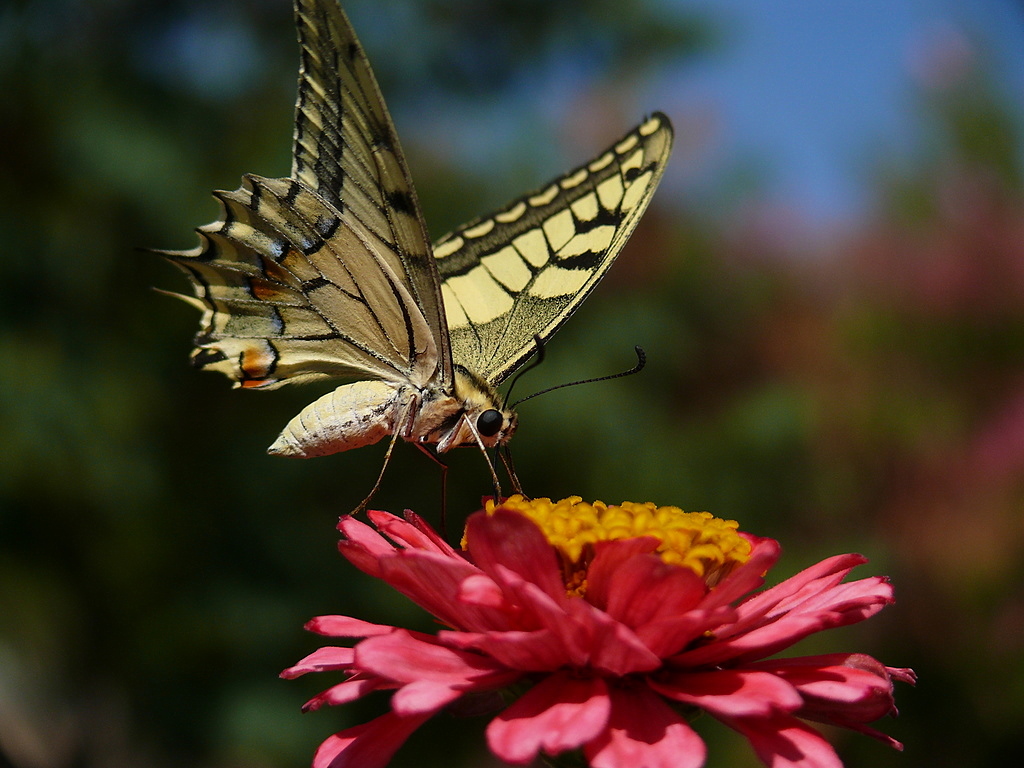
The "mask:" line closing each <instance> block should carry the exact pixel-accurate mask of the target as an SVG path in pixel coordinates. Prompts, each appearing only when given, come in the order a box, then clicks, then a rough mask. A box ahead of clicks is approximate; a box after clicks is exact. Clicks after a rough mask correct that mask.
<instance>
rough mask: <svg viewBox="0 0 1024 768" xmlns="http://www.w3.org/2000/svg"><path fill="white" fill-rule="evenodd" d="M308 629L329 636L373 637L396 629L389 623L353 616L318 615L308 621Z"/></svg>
mask: <svg viewBox="0 0 1024 768" xmlns="http://www.w3.org/2000/svg"><path fill="white" fill-rule="evenodd" d="M306 629H308V630H309V631H310V632H316V633H317V634H318V635H327V636H329V637H373V636H374V635H386V634H388V633H389V632H394V631H395V628H394V627H391V626H388V625H387V624H371V623H370V622H368V621H362V620H360V619H353V618H352V617H351V616H316V617H314V618H312V619H310V620H309V621H308V622H306Z"/></svg>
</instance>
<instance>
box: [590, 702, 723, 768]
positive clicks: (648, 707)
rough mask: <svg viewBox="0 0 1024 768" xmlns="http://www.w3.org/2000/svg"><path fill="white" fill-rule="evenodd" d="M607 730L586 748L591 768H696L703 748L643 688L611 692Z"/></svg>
mask: <svg viewBox="0 0 1024 768" xmlns="http://www.w3.org/2000/svg"><path fill="white" fill-rule="evenodd" d="M611 694H612V711H611V716H610V718H609V722H608V728H606V729H605V730H604V732H603V733H602V734H601V735H600V736H598V737H597V738H596V739H594V740H593V741H591V742H589V743H588V744H586V745H585V746H584V748H583V754H584V755H585V756H586V758H587V761H588V763H589V765H590V767H591V768H640V766H643V768H700V766H702V765H703V764H704V757H705V754H706V752H707V748H706V747H705V746H704V742H703V741H701V739H700V737H699V736H698V735H697V734H696V733H694V732H693V730H692V729H691V728H690V726H689V725H687V724H686V722H685V721H684V720H683V719H682V718H681V717H680V716H679V715H678V714H676V712H675V711H674V710H672V708H671V707H669V706H668V705H667V704H665V702H663V701H662V700H661V699H660V698H658V697H657V696H656V695H654V694H653V693H651V692H650V691H649V690H647V689H645V688H635V689H629V690H624V689H619V688H612V689H611Z"/></svg>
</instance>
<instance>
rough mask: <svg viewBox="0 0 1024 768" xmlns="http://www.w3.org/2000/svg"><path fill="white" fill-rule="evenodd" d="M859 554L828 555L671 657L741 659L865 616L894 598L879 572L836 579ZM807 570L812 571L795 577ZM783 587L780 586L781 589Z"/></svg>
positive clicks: (696, 661) (707, 661)
mask: <svg viewBox="0 0 1024 768" xmlns="http://www.w3.org/2000/svg"><path fill="white" fill-rule="evenodd" d="M862 560H863V558H861V556H860V555H841V556H839V557H834V558H829V559H828V560H824V561H822V562H821V563H818V564H817V565H816V566H812V567H811V568H808V569H807V570H806V571H804V572H802V573H801V574H797V576H795V577H793V578H792V579H787V580H786V581H785V582H782V584H779V585H777V586H776V587H772V588H771V589H768V590H765V591H764V592H762V593H760V594H758V595H754V596H753V597H752V598H750V599H749V600H747V601H746V602H745V603H743V604H742V605H740V606H739V608H738V610H739V612H740V616H739V618H738V620H737V621H736V622H735V623H734V624H732V625H726V626H722V627H718V628H716V629H715V630H714V632H713V635H714V640H713V641H711V642H708V643H706V644H704V645H702V646H700V647H697V648H695V649H693V650H691V651H686V652H684V653H681V654H679V655H678V656H675V657H673V659H672V663H673V664H677V665H679V666H690V667H698V666H708V665H715V664H722V663H725V662H729V663H732V664H737V663H745V662H748V661H751V660H753V659H760V658H764V657H765V656H770V655H772V654H775V653H778V652H779V651H781V650H783V649H785V648H788V647H789V646H791V645H793V644H794V643H796V642H798V641H799V640H802V639H803V638H805V637H807V636H808V635H811V634H813V633H815V632H820V631H822V630H825V629H831V628H833V627H839V626H845V625H847V624H853V623H856V622H858V621H862V620H863V619H866V618H868V617H870V616H872V615H874V614H875V613H877V612H878V611H880V610H881V609H882V608H884V607H885V606H886V605H888V604H889V603H891V602H892V588H891V585H889V583H888V582H887V581H885V580H884V579H881V578H867V579H861V580H859V581H855V582H850V583H848V584H843V583H838V580H841V579H842V578H843V577H845V576H846V574H847V573H849V570H850V568H852V567H853V566H854V565H856V564H858V563H860V562H861V561H862ZM806 574H810V577H804V578H798V577H801V576H805V575H806ZM780 588H781V589H780Z"/></svg>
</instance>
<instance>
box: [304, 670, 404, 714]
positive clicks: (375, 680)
mask: <svg viewBox="0 0 1024 768" xmlns="http://www.w3.org/2000/svg"><path fill="white" fill-rule="evenodd" d="M394 687H395V686H394V684H389V683H388V682H386V681H384V680H381V679H380V678H379V677H376V676H374V677H357V678H353V679H351V680H346V681H345V682H344V683H338V684H337V685H333V686H331V687H330V688H328V689H327V690H326V691H323V692H322V693H318V694H317V695H316V696H314V697H313V698H312V699H310V700H309V701H307V702H306V703H305V704H303V705H302V711H303V712H313V711H315V710H318V709H320V707H336V706H339V705H340V704H348V703H349V702H352V701H355V700H356V699H360V698H362V697H363V696H365V695H366V694H368V693H372V692H373V691H381V690H387V689H388V688H394Z"/></svg>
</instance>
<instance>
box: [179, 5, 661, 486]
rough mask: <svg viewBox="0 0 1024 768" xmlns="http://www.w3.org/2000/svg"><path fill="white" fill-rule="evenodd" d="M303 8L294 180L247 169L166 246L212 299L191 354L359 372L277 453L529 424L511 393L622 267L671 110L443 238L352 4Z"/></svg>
mask: <svg viewBox="0 0 1024 768" xmlns="http://www.w3.org/2000/svg"><path fill="white" fill-rule="evenodd" d="M294 7H295V19H296V24H297V27H298V36H299V43H300V49H301V57H300V69H299V87H298V98H297V101H296V105H295V131H294V141H293V153H292V172H291V175H290V176H289V177H288V178H265V177H262V176H256V175H252V174H248V175H245V176H244V177H243V180H242V185H241V187H239V188H238V189H236V190H234V191H231V192H227V191H216V192H214V193H213V194H214V196H215V197H216V198H217V199H218V200H219V201H220V205H221V216H220V219H219V220H218V221H216V222H213V223H211V224H207V225H205V226H202V227H199V228H198V229H197V230H196V232H197V233H198V234H199V239H200V242H199V245H198V246H196V247H195V248H193V249H192V250H188V251H159V253H161V254H163V255H164V256H166V257H167V258H169V259H170V260H171V261H172V262H173V263H174V264H176V265H177V266H178V267H180V268H181V269H182V270H184V272H185V273H186V274H187V275H188V277H189V278H190V280H191V284H192V288H193V290H194V293H195V296H185V295H182V294H173V295H175V296H178V297H179V298H181V299H184V300H185V301H186V302H188V303H189V304H192V305H193V306H195V307H196V308H197V309H199V310H200V311H201V312H202V317H201V319H200V325H201V328H200V331H199V333H198V334H197V336H196V338H195V349H194V350H193V352H192V362H193V364H194V365H195V366H196V367H197V368H200V369H204V370H212V371H220V372H221V373H224V374H226V375H227V376H228V377H229V378H231V379H233V380H234V381H235V386H237V387H242V388H245V389H274V388H276V387H280V386H282V385H285V384H291V383H300V382H308V381H313V380H317V379H323V378H335V379H340V380H342V381H343V383H341V384H340V386H338V387H337V388H336V389H334V390H333V391H332V392H329V393H328V394H326V395H324V396H322V397H320V398H319V399H317V400H316V401H315V402H313V403H312V404H310V405H308V406H307V407H305V408H304V409H303V410H302V411H301V412H300V413H299V415H298V416H296V417H295V418H294V419H292V420H291V422H289V424H288V425H287V426H286V427H285V428H284V430H283V431H282V432H281V434H280V436H279V437H278V438H277V440H276V441H275V442H274V443H273V445H271V446H270V448H269V449H268V451H269V452H270V453H271V454H276V455H281V456H295V457H311V456H321V455H326V454H331V453H337V452H339V451H346V450H349V449H352V448H358V447H361V446H365V445H370V444H372V443H376V442H378V441H380V440H381V439H384V438H386V437H389V436H390V438H391V444H390V447H389V449H388V456H390V451H391V447H393V446H394V444H395V440H396V439H397V438H399V437H401V438H402V439H404V440H407V441H410V442H412V443H414V444H416V445H417V446H419V447H424V446H433V448H434V449H435V451H436V452H438V453H444V452H446V451H448V450H449V449H451V448H453V447H455V446H458V445H467V444H476V445H478V446H479V447H480V448H481V450H484V449H486V448H490V447H494V446H501V445H504V444H505V443H506V442H507V441H508V440H509V438H510V437H511V436H512V434H513V433H514V432H515V430H516V426H517V417H516V414H515V413H514V412H513V411H512V410H511V409H510V408H508V407H506V406H505V404H504V402H503V401H502V398H501V397H500V396H499V395H498V393H497V391H496V387H497V386H498V385H499V384H500V383H501V382H502V381H504V380H505V379H506V378H507V377H508V376H509V375H510V374H511V373H512V372H514V371H515V370H516V369H518V368H520V367H521V366H522V365H523V364H524V362H525V361H526V360H527V359H528V358H530V357H531V356H532V355H533V354H534V352H535V351H536V350H537V348H538V345H540V344H542V343H543V341H544V340H546V339H547V338H548V337H550V336H551V335H552V334H553V333H554V332H555V331H556V330H557V329H558V328H559V326H561V325H562V323H563V322H565V320H566V319H567V318H568V317H569V315H571V314H572V312H573V311H574V310H575V309H576V308H577V306H579V304H580V302H582V301H583V299H584V298H585V297H586V296H587V294H589V293H590V291H591V290H592V289H593V288H594V286H595V285H596V284H597V282H598V281H599V280H600V279H601V277H602V276H603V275H604V274H605V272H606V271H607V270H608V268H609V267H610V266H611V263H612V261H613V260H614V259H615V257H616V255H617V254H618V252H619V251H620V250H621V248H622V246H623V245H624V243H625V242H626V239H627V238H628V237H629V235H630V233H631V232H632V230H633V228H634V227H635V225H636V223H637V221H638V219H639V218H640V215H641V214H642V213H643V211H644V209H645V208H646V206H647V203H648V202H649V201H650V199H651V196H652V195H653V194H654V190H655V187H656V186H657V184H658V181H659V179H660V178H661V175H662V172H663V171H664V169H665V163H666V162H667V160H668V156H669V152H670V149H671V144H672V128H671V125H670V124H669V121H668V119H667V118H666V117H665V116H664V115H662V114H660V113H655V114H653V115H652V116H651V117H649V118H647V119H646V120H645V121H644V122H642V123H641V124H640V125H639V126H637V127H636V128H635V129H634V130H632V131H631V132H630V133H628V134H626V135H625V136H624V137H623V138H622V139H620V140H619V141H617V142H616V143H615V144H613V145H612V146H611V147H609V148H608V149H607V150H606V151H605V152H602V153H601V154H600V155H598V156H597V157H596V158H594V159H593V160H591V161H589V162H587V163H585V164H584V165H581V166H579V167H578V168H575V169H574V170H572V171H570V172H569V173H567V174H565V175H563V176H560V177H558V178H556V179H554V180H553V181H552V182H551V183H549V184H547V185H545V186H544V187H541V188H540V189H539V190H537V191H535V192H532V193H530V194H527V195H523V196H522V197H519V198H516V199H515V200H513V201H512V202H511V203H509V204H508V205H506V206H504V207H503V208H501V209H499V210H498V211H496V212H494V213H492V214H490V215H488V216H484V217H482V218H479V219H476V220H474V221H471V222H470V223H468V224H465V225H464V226H462V227H459V228H458V229H456V230H455V231H454V232H452V233H450V234H448V235H446V236H445V237H442V238H441V239H440V240H439V241H438V242H437V243H435V244H434V245H431V242H430V239H429V238H428V236H427V230H426V225H425V223H424V220H423V215H422V213H421V210H420V206H419V203H418V201H417V197H416V192H415V190H414V188H413V184H412V179H411V178H410V175H409V170H408V167H407V166H406V162H405V158H404V156H403V154H402V150H401V147H400V146H399V143H398V137H397V135H396V133H395V128H394V125H393V124H392V121H391V118H390V116H389V114H388V111H387V108H386V107H385V105H384V101H383V99H382V97H381V93H380V89H379V88H378V86H377V82H376V79H375V78H374V75H373V72H372V71H371V69H370V64H369V61H368V60H367V58H366V54H365V53H364V51H363V48H362V46H361V45H360V43H359V41H358V39H357V38H356V36H355V33H354V32H353V30H352V27H351V25H350V24H349V21H348V19H347V17H346V16H345V14H344V12H343V11H342V9H341V8H340V6H339V5H338V3H337V2H336V0H295V6H294ZM485 455H486V451H485ZM488 463H489V465H490V462H488ZM386 464H387V461H386V460H385V466H386ZM382 472H383V470H382ZM491 472H492V477H493V478H494V479H495V484H496V485H497V480H496V476H495V474H494V470H493V467H492V469H491ZM379 482H380V479H379V478H378V484H379ZM375 489H376V486H375ZM371 495H372V494H371Z"/></svg>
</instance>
